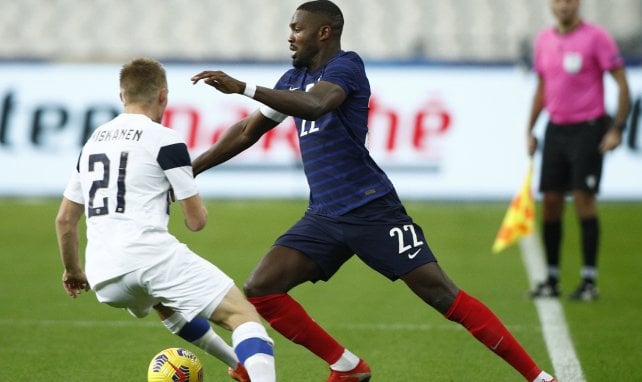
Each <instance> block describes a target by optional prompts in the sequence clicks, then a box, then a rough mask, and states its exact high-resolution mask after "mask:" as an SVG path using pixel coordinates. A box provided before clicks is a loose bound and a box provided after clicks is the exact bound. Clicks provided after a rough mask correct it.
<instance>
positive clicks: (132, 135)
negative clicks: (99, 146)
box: [91, 129, 143, 142]
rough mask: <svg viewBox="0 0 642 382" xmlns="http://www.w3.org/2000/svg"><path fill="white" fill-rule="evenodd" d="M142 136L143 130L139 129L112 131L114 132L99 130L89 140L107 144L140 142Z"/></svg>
mask: <svg viewBox="0 0 642 382" xmlns="http://www.w3.org/2000/svg"><path fill="white" fill-rule="evenodd" d="M142 135H143V130H140V129H114V130H99V131H96V132H95V133H94V134H93V135H92V136H91V140H92V141H94V142H108V141H118V140H121V141H140V137H141V136H142Z"/></svg>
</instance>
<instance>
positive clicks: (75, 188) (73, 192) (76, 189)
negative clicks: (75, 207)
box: [62, 169, 85, 204]
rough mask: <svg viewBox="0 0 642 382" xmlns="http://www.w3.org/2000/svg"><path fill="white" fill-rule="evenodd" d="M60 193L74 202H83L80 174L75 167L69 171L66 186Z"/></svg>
mask: <svg viewBox="0 0 642 382" xmlns="http://www.w3.org/2000/svg"><path fill="white" fill-rule="evenodd" d="M62 194H63V196H64V197H65V198H67V199H69V200H71V201H72V202H74V203H78V204H85V198H84V197H83V194H82V187H81V185H80V174H79V173H78V171H76V169H74V171H73V172H72V173H71V177H70V178H69V182H67V187H66V188H65V191H64V192H63V193H62Z"/></svg>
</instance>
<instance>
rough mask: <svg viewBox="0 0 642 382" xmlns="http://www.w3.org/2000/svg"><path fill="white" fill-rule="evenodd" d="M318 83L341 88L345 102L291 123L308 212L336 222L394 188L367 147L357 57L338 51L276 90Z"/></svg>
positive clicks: (363, 79) (365, 96) (366, 87)
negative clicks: (295, 133)
mask: <svg viewBox="0 0 642 382" xmlns="http://www.w3.org/2000/svg"><path fill="white" fill-rule="evenodd" d="M319 81H328V82H331V83H333V84H336V85H338V86H340V87H341V88H342V89H343V91H344V92H345V94H346V99H345V101H344V102H343V104H341V105H340V106H339V107H338V108H336V109H334V110H332V111H330V112H328V113H326V114H324V115H323V116H321V117H320V118H319V119H317V120H316V121H308V120H304V119H301V118H294V120H295V123H296V126H297V130H298V133H299V134H298V135H299V145H300V147H301V156H302V160H303V170H304V172H305V175H306V178H307V181H308V185H309V187H310V205H309V211H310V212H313V213H318V214H322V215H330V216H339V215H343V214H345V213H346V212H348V211H351V210H353V209H355V208H357V207H360V206H362V205H364V204H366V203H368V202H369V201H371V200H374V199H376V198H379V197H381V196H383V195H385V194H387V193H389V192H390V191H391V190H392V189H393V185H392V183H391V182H390V180H389V179H388V177H387V176H386V174H385V173H384V172H383V171H382V170H381V168H379V166H378V165H377V164H376V163H375V161H374V160H373V159H372V157H371V156H370V153H369V151H368V148H367V146H366V144H367V134H368V103H369V101H370V83H369V81H368V78H367V76H366V71H365V67H364V64H363V61H362V60H361V57H359V55H357V54H356V53H355V52H345V51H339V52H338V53H337V54H336V55H335V56H334V57H333V58H332V59H330V60H329V61H328V62H327V63H326V64H325V65H324V66H323V67H321V68H320V69H319V70H317V71H316V72H309V71H308V69H307V68H293V69H290V70H289V71H287V72H286V73H285V74H284V75H283V76H282V77H281V78H280V79H279V81H278V82H277V84H276V86H275V89H289V90H297V89H298V90H304V91H307V90H309V89H310V88H311V87H312V86H314V85H315V84H316V83H317V82H319Z"/></svg>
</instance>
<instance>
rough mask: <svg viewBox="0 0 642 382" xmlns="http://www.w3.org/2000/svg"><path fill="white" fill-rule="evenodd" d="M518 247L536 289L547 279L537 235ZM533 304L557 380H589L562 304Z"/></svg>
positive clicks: (548, 300)
mask: <svg viewBox="0 0 642 382" xmlns="http://www.w3.org/2000/svg"><path fill="white" fill-rule="evenodd" d="M519 244H520V247H521V249H522V251H521V252H522V261H523V262H524V266H525V267H526V272H527V273H528V279H529V281H530V285H531V287H534V286H535V282H536V280H537V279H538V278H541V277H543V276H544V275H546V264H545V262H544V253H543V251H542V248H541V246H540V244H539V241H538V240H537V239H536V236H535V235H534V234H532V235H529V236H526V237H524V238H523V239H522V240H521V241H520V243H519ZM534 301H535V307H536V308H537V314H538V315H539V320H540V322H541V324H542V332H543V334H544V342H545V343H546V348H547V349H548V354H549V356H550V357H551V361H552V363H553V368H554V369H555V370H554V374H555V376H556V378H557V380H558V381H560V382H567V381H569V382H570V381H572V382H585V381H586V378H585V377H584V372H583V371H582V366H581V365H580V361H579V360H578V358H577V354H576V353H575V348H574V346H573V342H572V341H571V336H570V335H569V331H568V327H567V325H566V318H565V317H564V311H563V310H562V304H560V302H559V300H558V299H555V298H540V299H535V300H534Z"/></svg>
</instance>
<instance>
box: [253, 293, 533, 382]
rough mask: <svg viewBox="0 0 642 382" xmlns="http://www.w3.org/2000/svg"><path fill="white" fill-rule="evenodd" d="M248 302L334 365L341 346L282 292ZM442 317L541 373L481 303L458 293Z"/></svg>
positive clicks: (529, 374)
mask: <svg viewBox="0 0 642 382" xmlns="http://www.w3.org/2000/svg"><path fill="white" fill-rule="evenodd" d="M248 300H249V301H250V302H251V303H252V304H253V305H254V306H255V307H256V310H257V311H258V312H259V314H260V315H261V316H262V317H263V318H264V319H265V320H266V321H268V322H269V323H270V325H271V326H272V328H274V329H275V330H276V331H278V332H279V333H281V334H282V335H283V336H284V337H285V338H288V339H289V340H290V341H292V342H294V343H296V344H299V345H302V346H305V347H306V348H307V349H308V350H310V351H311V352H312V353H314V354H316V355H317V356H319V357H320V358H322V359H323V360H325V361H326V362H327V363H328V364H330V365H331V364H333V363H335V362H336V361H337V360H338V359H339V358H340V357H341V355H342V354H343V351H344V347H343V346H341V345H340V344H339V343H338V342H337V341H336V340H335V339H334V338H332V337H331V336H330V335H329V334H328V333H327V332H326V331H325V330H323V328H321V326H319V325H318V324H317V323H316V322H315V321H314V320H313V319H312V318H311V317H310V316H308V314H307V313H306V312H305V310H304V309H303V307H302V306H301V305H300V304H299V303H298V302H296V301H295V300H294V299H293V298H292V297H290V296H289V295H288V294H285V293H279V294H271V295H267V296H261V297H250V298H248ZM445 317H446V318H447V319H449V320H451V321H455V322H458V323H459V324H461V325H462V326H464V327H465V328H466V329H467V330H468V331H469V332H470V333H471V334H472V335H473V336H474V337H475V338H477V340H479V341H480V342H481V343H483V344H484V345H486V346H487V347H488V348H490V349H491V350H492V351H493V352H495V354H497V355H498V356H500V357H502V358H503V359H504V360H506V362H508V363H509V364H510V365H511V366H513V367H514V368H515V369H516V370H517V371H518V372H520V373H521V374H522V375H523V376H524V377H525V378H526V379H527V380H529V381H532V380H533V379H535V378H536V377H537V375H538V374H539V373H540V371H541V369H540V368H539V367H537V365H536V364H535V362H534V361H533V359H532V358H531V357H530V356H529V355H528V353H526V351H525V350H524V349H523V348H522V346H521V345H520V344H519V343H518V342H517V340H516V339H515V338H514V337H513V335H512V334H511V333H510V332H509V331H508V329H506V327H505V326H504V324H502V322H501V321H500V320H499V318H497V316H495V314H494V313H493V312H492V311H491V310H490V309H488V307H486V305H484V304H482V303H481V302H480V301H478V300H477V299H475V298H474V297H471V296H469V295H467V294H466V293H465V292H464V291H461V290H460V291H459V294H458V295H457V297H456V298H455V302H454V303H453V305H452V306H451V307H450V309H449V310H448V312H447V313H446V314H445Z"/></svg>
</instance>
